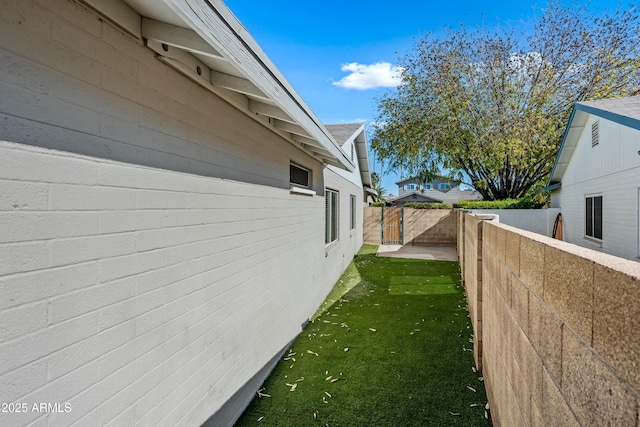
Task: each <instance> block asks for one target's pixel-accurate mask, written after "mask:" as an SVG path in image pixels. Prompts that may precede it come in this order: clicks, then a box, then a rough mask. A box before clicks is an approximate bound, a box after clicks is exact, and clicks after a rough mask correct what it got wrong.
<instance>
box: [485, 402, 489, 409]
mask: <svg viewBox="0 0 640 427" xmlns="http://www.w3.org/2000/svg"><path fill="white" fill-rule="evenodd" d="M484 409H486V410H489V402H487V404H486V405H484Z"/></svg>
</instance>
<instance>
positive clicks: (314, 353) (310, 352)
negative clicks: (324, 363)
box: [307, 350, 318, 356]
mask: <svg viewBox="0 0 640 427" xmlns="http://www.w3.org/2000/svg"><path fill="white" fill-rule="evenodd" d="M307 353H309V354H313V355H316V356H318V353H316V352H315V351H311V350H307Z"/></svg>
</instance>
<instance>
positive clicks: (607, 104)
mask: <svg viewBox="0 0 640 427" xmlns="http://www.w3.org/2000/svg"><path fill="white" fill-rule="evenodd" d="M591 114H593V115H595V116H598V117H602V118H603V119H606V120H610V121H612V122H614V123H618V124H620V125H622V126H627V127H630V128H633V129H638V130H640V96H628V97H624V98H614V99H599V100H596V101H583V102H577V103H576V104H575V105H574V107H573V110H572V112H571V116H570V117H569V122H568V124H567V128H566V129H565V132H564V136H563V137H562V142H561V144H560V149H559V150H558V154H557V155H556V160H555V162H554V164H553V169H552V170H551V174H550V175H549V181H548V182H547V187H546V188H544V189H543V190H541V191H550V190H555V189H557V188H560V186H561V182H562V176H563V175H564V172H565V171H566V169H567V166H568V165H569V162H570V161H571V156H572V155H573V152H574V151H575V149H576V145H577V144H578V140H579V139H580V134H581V133H582V130H583V129H584V127H585V125H586V123H587V119H588V117H589V115H591Z"/></svg>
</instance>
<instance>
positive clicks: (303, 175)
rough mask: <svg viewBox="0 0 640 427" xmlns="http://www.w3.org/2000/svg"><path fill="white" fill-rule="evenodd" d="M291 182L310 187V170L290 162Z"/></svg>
mask: <svg viewBox="0 0 640 427" xmlns="http://www.w3.org/2000/svg"><path fill="white" fill-rule="evenodd" d="M289 182H290V183H291V184H295V185H299V186H300V187H305V188H309V170H308V169H305V168H302V167H300V166H296V165H294V164H293V163H291V164H289Z"/></svg>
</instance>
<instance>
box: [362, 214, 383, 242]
mask: <svg viewBox="0 0 640 427" xmlns="http://www.w3.org/2000/svg"><path fill="white" fill-rule="evenodd" d="M381 211H382V208H374V207H366V208H364V243H367V244H369V245H379V244H381V243H382V241H381V240H380V239H381V238H382V234H381V232H380V221H381V218H382V213H381Z"/></svg>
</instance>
